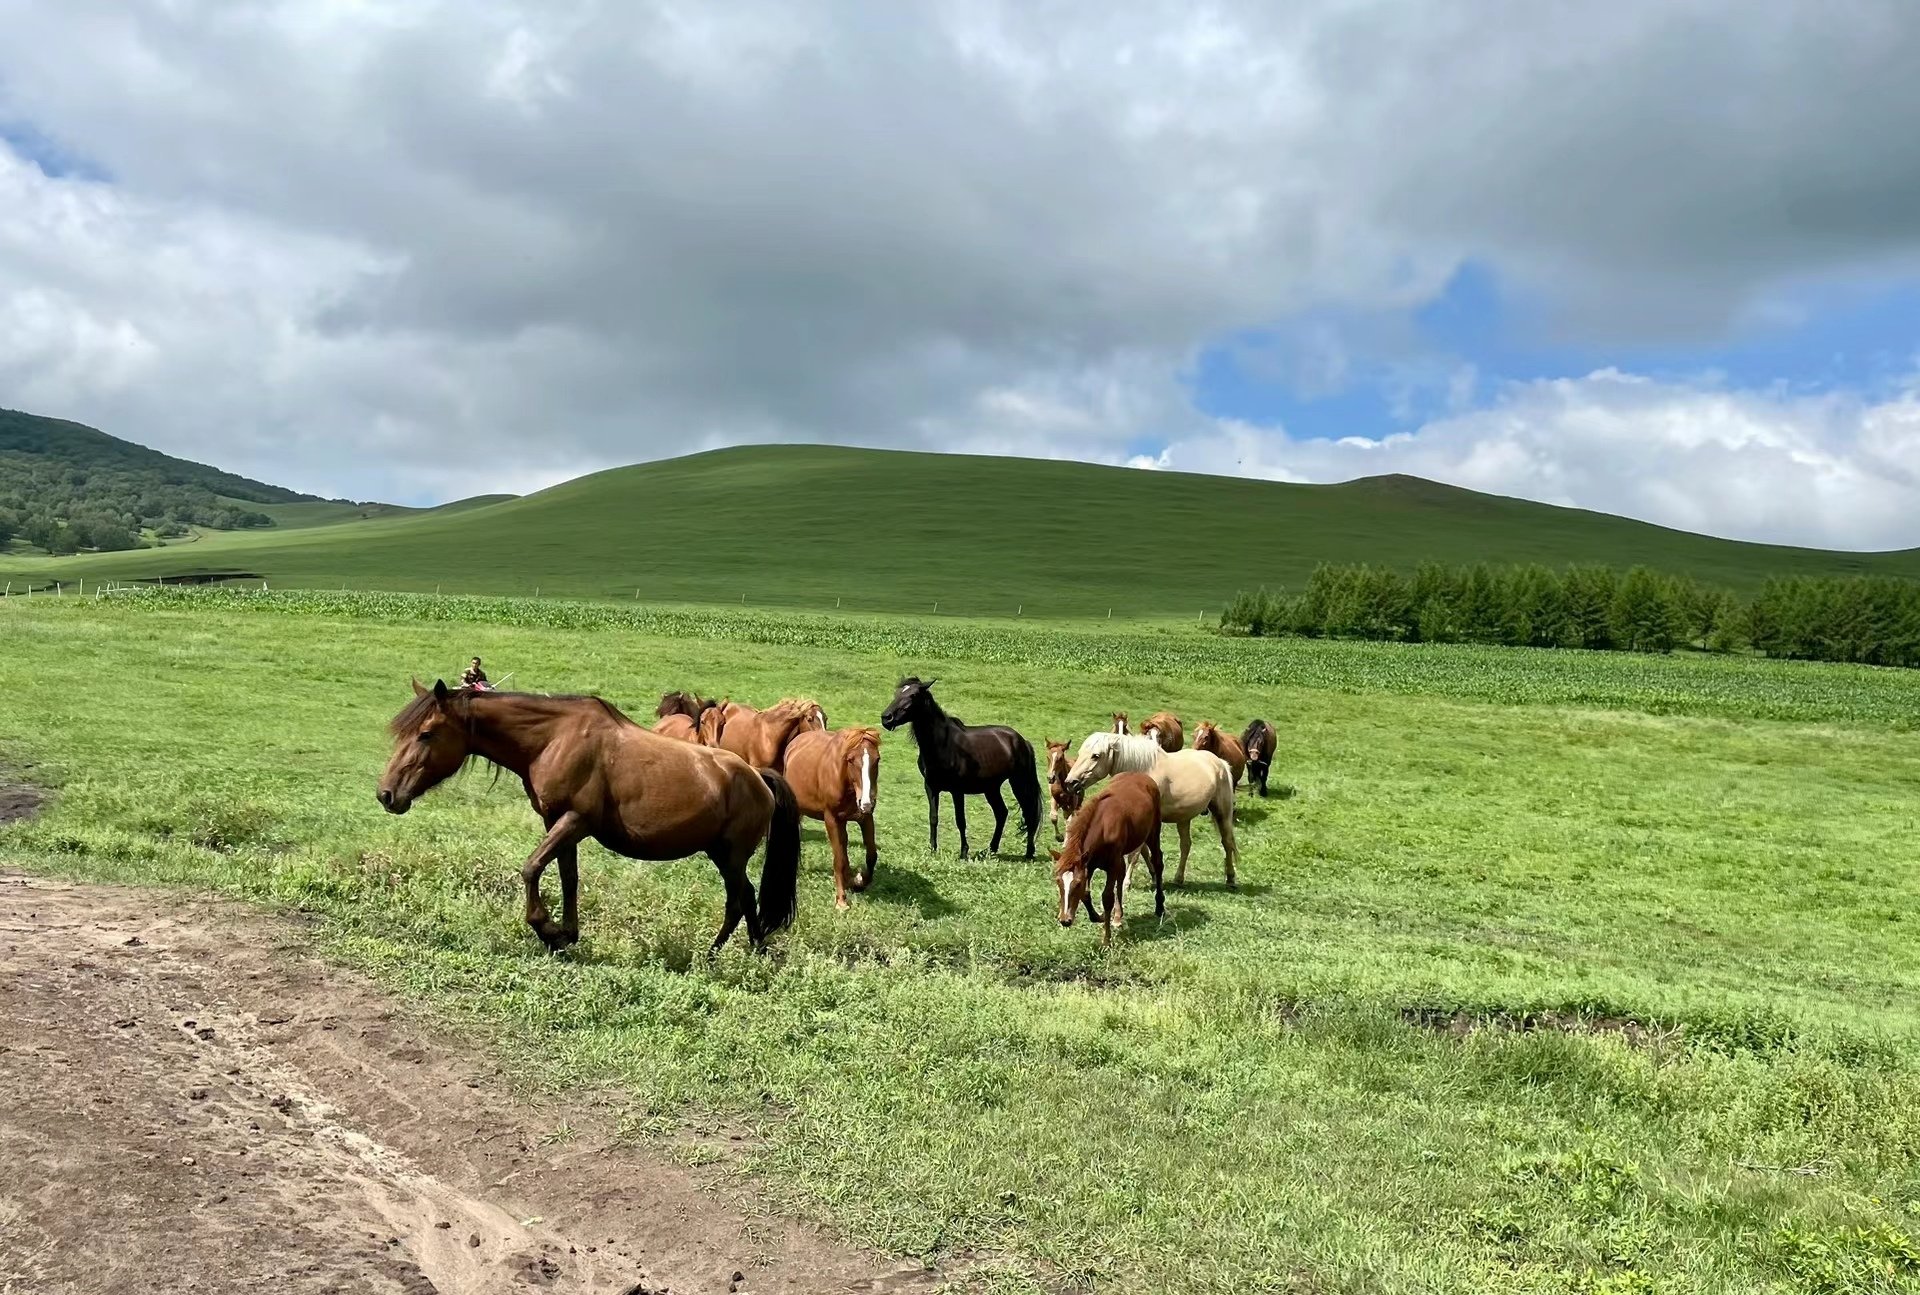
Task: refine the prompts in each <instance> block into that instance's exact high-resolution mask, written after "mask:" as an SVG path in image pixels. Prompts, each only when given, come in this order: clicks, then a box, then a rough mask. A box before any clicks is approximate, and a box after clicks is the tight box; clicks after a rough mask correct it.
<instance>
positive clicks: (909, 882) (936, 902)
mask: <svg viewBox="0 0 1920 1295" xmlns="http://www.w3.org/2000/svg"><path fill="white" fill-rule="evenodd" d="M862 897H863V898H866V899H870V900H878V901H879V902H881V903H883V904H900V905H903V906H910V907H913V908H917V909H919V910H920V916H922V917H950V916H952V915H953V914H955V913H957V912H959V911H960V907H959V905H957V904H955V903H953V902H952V901H951V900H949V899H947V898H945V897H944V896H942V895H941V893H940V892H939V891H938V890H936V889H934V885H933V883H932V882H931V881H928V880H927V879H926V878H925V877H924V876H922V875H921V874H919V873H917V872H915V871H914V870H913V869H911V868H903V867H901V866H900V865H899V864H897V863H889V862H887V860H886V858H885V857H884V856H882V858H881V860H880V863H879V865H878V866H877V867H876V868H875V869H874V872H873V884H872V885H871V886H868V887H867V889H866V890H865V891H863V892H862Z"/></svg>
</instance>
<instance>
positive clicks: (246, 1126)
mask: <svg viewBox="0 0 1920 1295" xmlns="http://www.w3.org/2000/svg"><path fill="white" fill-rule="evenodd" d="M303 950H304V941H302V939H301V938H300V937H299V934H298V932H297V931H296V930H295V929H294V928H293V927H292V926H291V925H290V924H289V923H288V922H286V921H284V920H280V919H275V918H271V917H267V916H263V915H260V914H258V913H256V912H254V911H253V910H250V909H246V908H243V907H240V906H238V905H233V904H228V903H224V902H217V901H208V900H198V899H182V898H181V897H179V896H177V895H174V894H172V893H169V892H165V891H150V890H139V889H133V888H125V887H114V886H92V885H72V884H67V883H62V882H55V881H48V880H44V879H40V878H32V877H24V876H19V875H13V874H4V873H0V1292H4V1293H6V1295H13V1292H26V1291H34V1292H48V1293H54V1292H58V1293H60V1295H77V1293H80V1292H87V1293H89V1295H90V1293H92V1292H101V1293H102V1295H105V1293H107V1292H112V1293H114V1295H124V1293H125V1292H133V1291H148V1290H168V1291H181V1292H188V1291H191V1292H211V1293H213V1295H228V1293H230V1292H231V1293H233V1295H238V1293H239V1292H243V1291H245V1292H255V1291H260V1290H273V1291H276V1292H284V1293H287V1295H310V1293H312V1295H317V1293H319V1292H342V1293H345V1292H354V1293H355V1295H358V1293H360V1292H376V1293H379V1295H429V1293H430V1292H437V1293H438V1295H480V1293H481V1292H496V1291H508V1292H511V1291H527V1292H551V1295H588V1293H591V1295H603V1293H604V1295H656V1293H657V1292H663V1291H670V1292H673V1293H674V1295H707V1293H709V1292H711V1293H715V1295H717V1293H719V1292H726V1291H740V1292H746V1293H747V1295H753V1293H755V1292H763V1291H764V1292H769V1293H770V1295H771V1293H773V1292H784V1293H787V1295H800V1293H802V1292H829V1291H833V1292H838V1291H871V1292H894V1291H900V1292H906V1291H931V1290H934V1289H935V1288H937V1287H939V1286H940V1285H942V1283H943V1282H945V1281H950V1280H952V1276H951V1275H949V1276H948V1277H942V1276H941V1275H940V1274H938V1273H935V1272H930V1271H928V1270H926V1269H924V1268H922V1267H920V1266H919V1265H906V1266H902V1265H900V1264H899V1263H897V1262H892V1261H888V1260H887V1259H885V1258H884V1257H880V1256H876V1255H872V1254H867V1253H863V1252H861V1251H859V1250H857V1249H854V1248H851V1247H848V1246H846V1245H844V1244H841V1243H839V1242H836V1241H835V1240H833V1239H831V1238H829V1237H828V1236H826V1235H825V1234H823V1233H822V1232H820V1231H819V1230H817V1229H814V1228H811V1227H808V1226H806V1225H803V1224H800V1223H796V1222H793V1221H791V1220H787V1219H782V1218H778V1217H774V1216H771V1215H767V1214H764V1213H757V1212H755V1211H754V1210H753V1209H752V1207H751V1203H750V1202H745V1201H732V1200H727V1199H723V1198H722V1197H721V1196H720V1195H718V1194H716V1192H715V1191H714V1190H712V1181H711V1180H710V1179H706V1178H703V1177H702V1175H700V1174H699V1173H698V1172H697V1171H694V1170H691V1169H687V1168H684V1167H682V1166H679V1165H675V1164H671V1163H667V1162H664V1161H663V1160H662V1159H661V1158H659V1157H658V1156H657V1155H656V1154H654V1153H652V1152H650V1151H648V1150H647V1149H645V1148H636V1147H632V1146H629V1145H625V1144H623V1143H621V1142H619V1141H618V1140H617V1139H616V1138H615V1137H614V1136H613V1128H614V1118H613V1113H612V1110H611V1103H596V1102H595V1101H593V1100H592V1099H591V1098H590V1097H581V1098H571V1097H570V1098H568V1099H566V1100H563V1101H555V1102H551V1103H536V1102H533V1101H529V1100H526V1099H522V1098H518V1097H515V1096H514V1095H512V1094H511V1093H510V1092H509V1091H507V1086H506V1085H504V1084H502V1083H500V1082H499V1081H498V1079H497V1077H496V1076H495V1075H493V1074H492V1073H490V1072H489V1071H488V1070H487V1068H486V1065H485V1062H484V1059H482V1058H481V1057H479V1056H478V1055H477V1054H475V1053H474V1052H473V1051H471V1050H470V1049H467V1048H464V1047H462V1046H460V1045H458V1044H456V1043H454V1042H452V1041H450V1040H448V1039H446V1038H444V1037H442V1035H441V1034H440V1032H439V1031H437V1030H435V1029H433V1028H432V1027H430V1026H428V1025H426V1024H424V1023H423V1022H421V1021H419V1020H417V1019H413V1018H411V1017H409V1016H408V1015H407V1014H405V1013H404V1012H402V1011H401V1010H400V1009H399V1008H397V1006H396V1005H395V1003H394V1001H393V1000H392V999H390V998H388V997H386V996H385V995H383V994H382V993H381V992H380V991H378V990H377V989H375V988H374V987H373V986H371V985H370V984H369V983H368V982H366V981H365V980H363V979H361V978H360V977H358V976H355V975H353V974H352V973H349V972H346V971H343V970H340V969H338V968H335V967H332V966H330V965H328V964H326V963H324V962H322V961H320V960H318V959H317V958H314V957H313V956H312V955H311V954H309V953H306V952H304V951H303ZM562 1126H565V1127H566V1128H568V1129H570V1130H571V1131H572V1132H571V1135H570V1136H568V1137H566V1138H564V1139H560V1140H553V1139H550V1138H545V1137H544V1136H543V1135H546V1134H549V1133H551V1132H552V1131H553V1130H555V1129H558V1128H560V1127H562Z"/></svg>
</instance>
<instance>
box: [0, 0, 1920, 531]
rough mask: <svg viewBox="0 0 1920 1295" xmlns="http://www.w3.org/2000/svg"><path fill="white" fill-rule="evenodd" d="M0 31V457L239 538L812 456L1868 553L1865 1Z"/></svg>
mask: <svg viewBox="0 0 1920 1295" xmlns="http://www.w3.org/2000/svg"><path fill="white" fill-rule="evenodd" d="M1283 10H1284V11H1285V12H1284V13H1281V12H1279V11H1283ZM0 31H4V32H5V33H6V39H5V42H4V44H3V45H0V405H4V406H11V407H14V408H24V409H29V410H33V411H36V412H42V413H49V414H57V415H62V416H66V417H71V418H76V419H79V420H81V421H84V422H88V423H92V424H94V425H96V426H99V427H102V428H104V429H106V430H108V431H111V432H114V433H116V434H119V435H123V436H127V437H131V438H133V439H135V440H139V441H142V442H145V443H147V444H150V445H154V446H156V447H159V448H162V449H165V450H167V451H169V452H172V453H177V454H182V455H186V456H189V457H193V458H197V459H201V460H203V461H210V462H214V463H217V464H220V465H221V466H225V467H230V468H234V469H236V470H239V471H243V472H247V473H250V474H252V475H255V476H259V477H264V478H266V479H269V480H272V481H276V482H281V483H285V484H289V485H293V486H297V487H300V488H303V489H308V490H313V491H318V492H322V493H326V494H330V495H331V494H346V495H351V496H355V497H360V498H373V497H378V498H386V499H393V500H398V501H403V502H428V501H435V500H441V499H447V498H453V497H457V496H460V495H463V494H470V493H474V492H478V491H482V490H499V489H504V490H515V491H525V490H529V489H534V488H537V487H539V486H542V485H545V484H549V483H552V482H554V481H558V480H560V479H563V478H565V477H568V476H572V475H575V474H577V473H579V472H582V471H587V470H591V469H594V468H599V467H606V466H611V465H614V464H620V463H627V462H632V461H635V460H639V459H648V458H658V457H663V456H667V455H672V454H678V453H684V452H687V451H690V450H694V449H700V448H707V447H712V446H717V445H725V444H736V443H742V442H757V441H775V440H779V441H829V442H839V443H846V444H859V445H878V446H907V447H915V448H935V449H952V450H968V451H976V452H987V453H1010V454H1026V455H1045V456H1060V457H1075V458H1084V459H1089V460H1096V461H1103V462H1112V463H1127V462H1131V463H1135V464H1139V465H1142V466H1163V467H1168V468H1176V469H1192V470H1198V471H1208V472H1229V473H1244V474H1257V475H1262V476H1269V477H1275V478H1281V479H1287V480H1304V481H1337V480H1344V479H1347V478H1350V477H1354V476H1361V475H1367V474H1371V473H1379V472H1411V473H1417V474H1419V475H1422V476H1428V477H1433V478H1437V479H1441V480H1445V481H1451V482H1455V483H1458V484H1461V485H1466V486H1471V487H1475V488H1478V489H1484V490H1492V491H1497V492H1501V493H1506V494H1516V495H1523V496H1527V497H1531V498H1536V499H1543V500H1548V501H1552V502H1557V503H1572V504H1578V505H1581V506H1583V507H1590V508H1600V509H1606V510H1609V511H1616V512H1623V513H1627V514H1629V515H1633V516H1638V517H1644V518H1647V519H1650V520H1653V521H1659V522H1663V523H1667V524H1670V525H1676V526H1683V527H1687V528H1689V529H1697V530H1704V531H1708V532H1712V533H1716V534H1722V535H1731V536H1738V537H1744V538H1756V539H1771V540H1781V541H1788V542H1796V543H1808V544H1820V545H1832V546H1842V547H1849V548H1887V547H1904V546H1912V545H1920V131H1916V130H1915V129H1914V123H1915V122H1920V76H1916V75H1915V68H1916V67H1920V5H1916V4H1914V3H1913V2H1912V0H1842V2H1841V3H1838V4H1834V5H1814V4H1811V3H1788V2H1785V0H1779V2H1776V0H1726V2H1724V3H1722V2H1720V0H1644V2H1643V0H1609V2H1608V3H1606V4H1597V3H1566V2H1562V0H1474V3H1470V4H1453V5H1441V4H1432V3H1428V2H1427V0H1406V2H1405V3H1398V2H1394V0H1325V2H1324V3H1296V4H1289V5H1276V4H1272V3H1256V2H1254V0H1248V2H1247V3H1244V4H1237V3H1206V2H1205V0H1200V2H1198V3H1196V2H1195V0H1181V2H1180V3H1169V4H1158V3H1149V2H1144V0H1142V2H1136V3H1132V4H1128V5H1124V6H1115V5H1094V4H1080V5H1066V4H1061V3H1053V2H1051V0H1008V2H1007V3H989V2H978V0H950V2H946V3H928V4H919V5H901V4H892V3H884V2H883V0H868V2H867V3H858V4H854V3H847V4H835V3H825V4H806V3H785V2H782V3H772V2H769V3H765V4H761V3H753V2H747V3H740V2H737V0H736V2H733V3H729V4H726V5H724V6H722V5H713V4H707V3H700V2H698V0H671V2H669V3H652V4H649V3H645V2H644V0H641V2H636V3H621V4H612V3H609V4H594V3H569V2H566V0H540V3H538V4H527V5H525V6H520V5H515V4H511V3H491V4H487V5H472V4H454V3H447V4H434V3H413V4H389V3H378V2H376V0H313V2H311V3H295V2H282V3H273V2H267V0H262V2H260V3H248V4H231V3H223V2H207V3H200V2H197V0H62V3H59V4H49V3H45V2H44V0H0Z"/></svg>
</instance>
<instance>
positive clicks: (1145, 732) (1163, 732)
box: [1140, 710, 1186, 755]
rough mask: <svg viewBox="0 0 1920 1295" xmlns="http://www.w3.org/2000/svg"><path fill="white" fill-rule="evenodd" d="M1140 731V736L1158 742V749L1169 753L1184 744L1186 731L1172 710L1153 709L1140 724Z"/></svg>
mask: <svg viewBox="0 0 1920 1295" xmlns="http://www.w3.org/2000/svg"><path fill="white" fill-rule="evenodd" d="M1140 732H1141V735H1142V736H1145V737H1150V738H1152V739H1153V740H1154V741H1156V742H1158V743H1159V744H1160V749H1161V750H1162V751H1165V752H1167V753H1168V754H1169V755H1171V754H1172V753H1173V752H1175V751H1178V750H1179V749H1180V748H1181V747H1182V746H1184V745H1186V733H1185V731H1184V730H1183V729H1182V728H1181V727H1180V717H1179V716H1178V715H1175V714H1174V713H1173V712H1172V711H1165V710H1163V711H1155V712H1154V713H1153V714H1152V715H1149V716H1148V717H1147V722H1146V723H1145V724H1143V725H1141V727H1140Z"/></svg>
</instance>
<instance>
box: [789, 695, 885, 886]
mask: <svg viewBox="0 0 1920 1295" xmlns="http://www.w3.org/2000/svg"><path fill="white" fill-rule="evenodd" d="M786 773H787V781H788V782H790V783H792V784H793V796H794V799H795V800H797V801H798V802H799V803H800V812H801V813H802V814H805V815H806V816H807V817H808V818H817V819H819V820H820V822H821V825H822V826H823V827H825V828H826V829H827V842H828V844H829V845H831V846H832V847H833V903H834V907H836V908H845V907H847V890H848V888H849V886H851V888H852V889H853V890H855V891H862V890H865V889H866V888H867V887H868V886H870V885H872V884H873V871H874V868H875V866H876V865H877V864H878V863H879V860H880V852H879V850H878V848H876V846H875V843H874V839H873V807H874V804H875V802H876V801H877V800H878V798H879V793H880V730H879V729H875V728H848V729H841V730H840V731H839V732H837V733H829V732H827V731H826V730H824V729H817V728H813V729H807V730H806V731H805V732H803V733H799V734H796V735H795V736H794V738H793V739H792V740H791V741H790V742H788V743H787V750H786ZM848 823H858V824H859V825H860V839H861V840H862V841H863V842H865V843H866V851H867V862H866V867H864V868H862V869H861V870H860V871H859V872H858V873H855V874H853V875H852V876H851V877H849V875H848V874H849V873H850V872H851V871H852V868H851V865H850V864H849V863H848V862H847V824H848Z"/></svg>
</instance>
